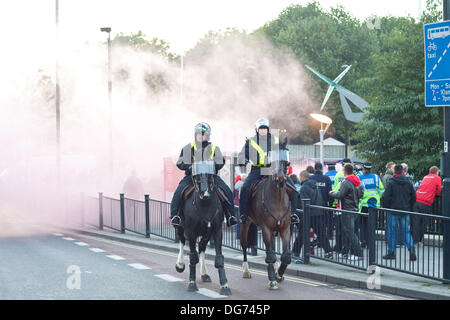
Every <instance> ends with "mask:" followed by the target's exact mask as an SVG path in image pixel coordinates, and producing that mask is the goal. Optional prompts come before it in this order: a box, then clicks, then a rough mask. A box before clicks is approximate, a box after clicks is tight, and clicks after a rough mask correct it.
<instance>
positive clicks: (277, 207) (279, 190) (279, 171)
mask: <svg viewBox="0 0 450 320" xmlns="http://www.w3.org/2000/svg"><path fill="white" fill-rule="evenodd" d="M269 158H270V163H271V165H270V167H269V168H266V169H265V170H268V172H267V175H264V176H263V177H262V179H260V180H258V181H256V182H255V183H254V184H253V186H252V187H251V188H250V193H251V195H250V206H249V215H248V220H247V222H246V224H244V225H243V226H241V230H240V233H241V247H242V251H243V255H244V259H243V264H242V268H243V277H244V278H251V274H250V271H249V269H248V262H247V247H248V244H247V234H248V229H249V227H250V224H251V223H252V222H253V223H254V224H256V225H257V226H259V227H261V229H262V236H263V240H264V244H265V247H266V260H265V261H266V263H267V264H268V266H267V273H268V277H269V285H268V287H269V289H270V290H277V289H279V287H278V282H281V281H283V280H284V278H283V274H284V272H285V270H286V268H287V266H288V264H290V263H291V253H290V251H289V242H290V226H291V214H290V213H291V208H290V205H291V204H290V200H289V194H288V192H292V190H291V189H288V188H287V185H286V172H287V170H286V169H287V166H288V163H289V151H288V150H287V149H286V142H285V143H284V144H280V148H279V150H274V151H271V152H270V153H269ZM278 234H279V235H280V237H281V240H282V248H283V253H282V255H281V259H280V260H281V265H280V266H279V268H278V267H277V266H278V263H277V257H276V255H275V237H276V235H278ZM276 269H278V270H277V271H276Z"/></svg>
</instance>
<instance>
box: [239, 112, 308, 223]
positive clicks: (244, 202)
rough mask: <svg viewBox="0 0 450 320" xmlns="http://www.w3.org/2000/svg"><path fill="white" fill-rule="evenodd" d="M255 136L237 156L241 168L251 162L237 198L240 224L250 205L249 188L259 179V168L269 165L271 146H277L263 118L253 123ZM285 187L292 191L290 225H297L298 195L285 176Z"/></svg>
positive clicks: (266, 121) (291, 182)
mask: <svg viewBox="0 0 450 320" xmlns="http://www.w3.org/2000/svg"><path fill="white" fill-rule="evenodd" d="M255 130H256V135H255V136H254V137H253V138H251V139H247V140H246V141H245V145H244V147H243V148H242V150H241V152H240V153H239V156H238V163H239V165H241V166H245V165H247V163H248V162H251V164H252V168H251V170H250V173H249V174H248V176H247V179H246V180H245V182H244V184H243V186H242V188H241V191H240V197H239V213H240V222H241V223H242V224H245V223H246V222H247V218H248V210H249V209H248V207H249V205H250V194H249V192H250V187H251V186H252V185H253V183H254V182H256V181H257V180H258V179H260V178H261V168H262V167H269V166H270V163H267V156H268V154H269V152H270V151H271V150H272V146H275V145H277V144H279V138H278V137H276V136H275V135H272V134H271V133H270V124H269V120H267V119H265V118H261V119H258V120H257V121H256V123H255ZM286 179H287V185H288V186H289V187H290V188H291V189H292V192H291V195H290V200H291V210H292V217H291V221H292V223H298V222H299V218H298V216H297V214H296V211H295V210H296V209H297V199H298V193H297V191H296V188H295V185H294V182H293V181H292V179H291V178H289V177H288V176H287V174H286Z"/></svg>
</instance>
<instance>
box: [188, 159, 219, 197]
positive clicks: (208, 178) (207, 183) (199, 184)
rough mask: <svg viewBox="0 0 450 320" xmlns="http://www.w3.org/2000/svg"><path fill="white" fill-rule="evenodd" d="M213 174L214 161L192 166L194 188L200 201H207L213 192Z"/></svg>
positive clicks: (197, 163)
mask: <svg viewBox="0 0 450 320" xmlns="http://www.w3.org/2000/svg"><path fill="white" fill-rule="evenodd" d="M215 173H216V172H215V164H214V161H201V162H196V163H194V164H193V165H192V178H193V181H194V187H195V191H196V192H197V193H198V195H199V197H200V200H208V199H209V197H210V196H211V194H212V192H214V190H215V184H214V175H215Z"/></svg>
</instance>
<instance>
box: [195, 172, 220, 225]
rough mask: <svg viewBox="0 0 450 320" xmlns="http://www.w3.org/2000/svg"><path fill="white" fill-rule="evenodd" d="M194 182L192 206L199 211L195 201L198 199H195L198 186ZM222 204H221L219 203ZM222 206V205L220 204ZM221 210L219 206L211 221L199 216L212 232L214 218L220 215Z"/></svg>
mask: <svg viewBox="0 0 450 320" xmlns="http://www.w3.org/2000/svg"><path fill="white" fill-rule="evenodd" d="M192 180H194V178H192ZM192 182H193V184H194V189H195V190H194V196H193V199H192V205H193V206H194V208H196V209H197V206H196V205H195V199H196V197H195V192H197V194H198V192H199V191H198V188H197V184H196V183H195V181H192ZM213 191H214V192H215V190H213ZM219 204H220V203H219ZM220 205H221V204H220ZM219 208H220V206H218V207H217V209H216V212H215V213H214V215H213V216H212V218H211V220H207V219H205V218H203V217H202V216H200V215H198V216H199V217H200V219H201V220H203V222H205V223H206V227H207V228H208V230H210V229H211V221H213V220H214V218H215V217H216V216H217V214H218V213H219ZM197 211H198V210H196V211H195V212H197Z"/></svg>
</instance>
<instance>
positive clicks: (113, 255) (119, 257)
mask: <svg viewBox="0 0 450 320" xmlns="http://www.w3.org/2000/svg"><path fill="white" fill-rule="evenodd" d="M107 257H108V258H110V259H113V260H125V258H122V257H121V256H116V255H115V254H112V255H109V256H107Z"/></svg>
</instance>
